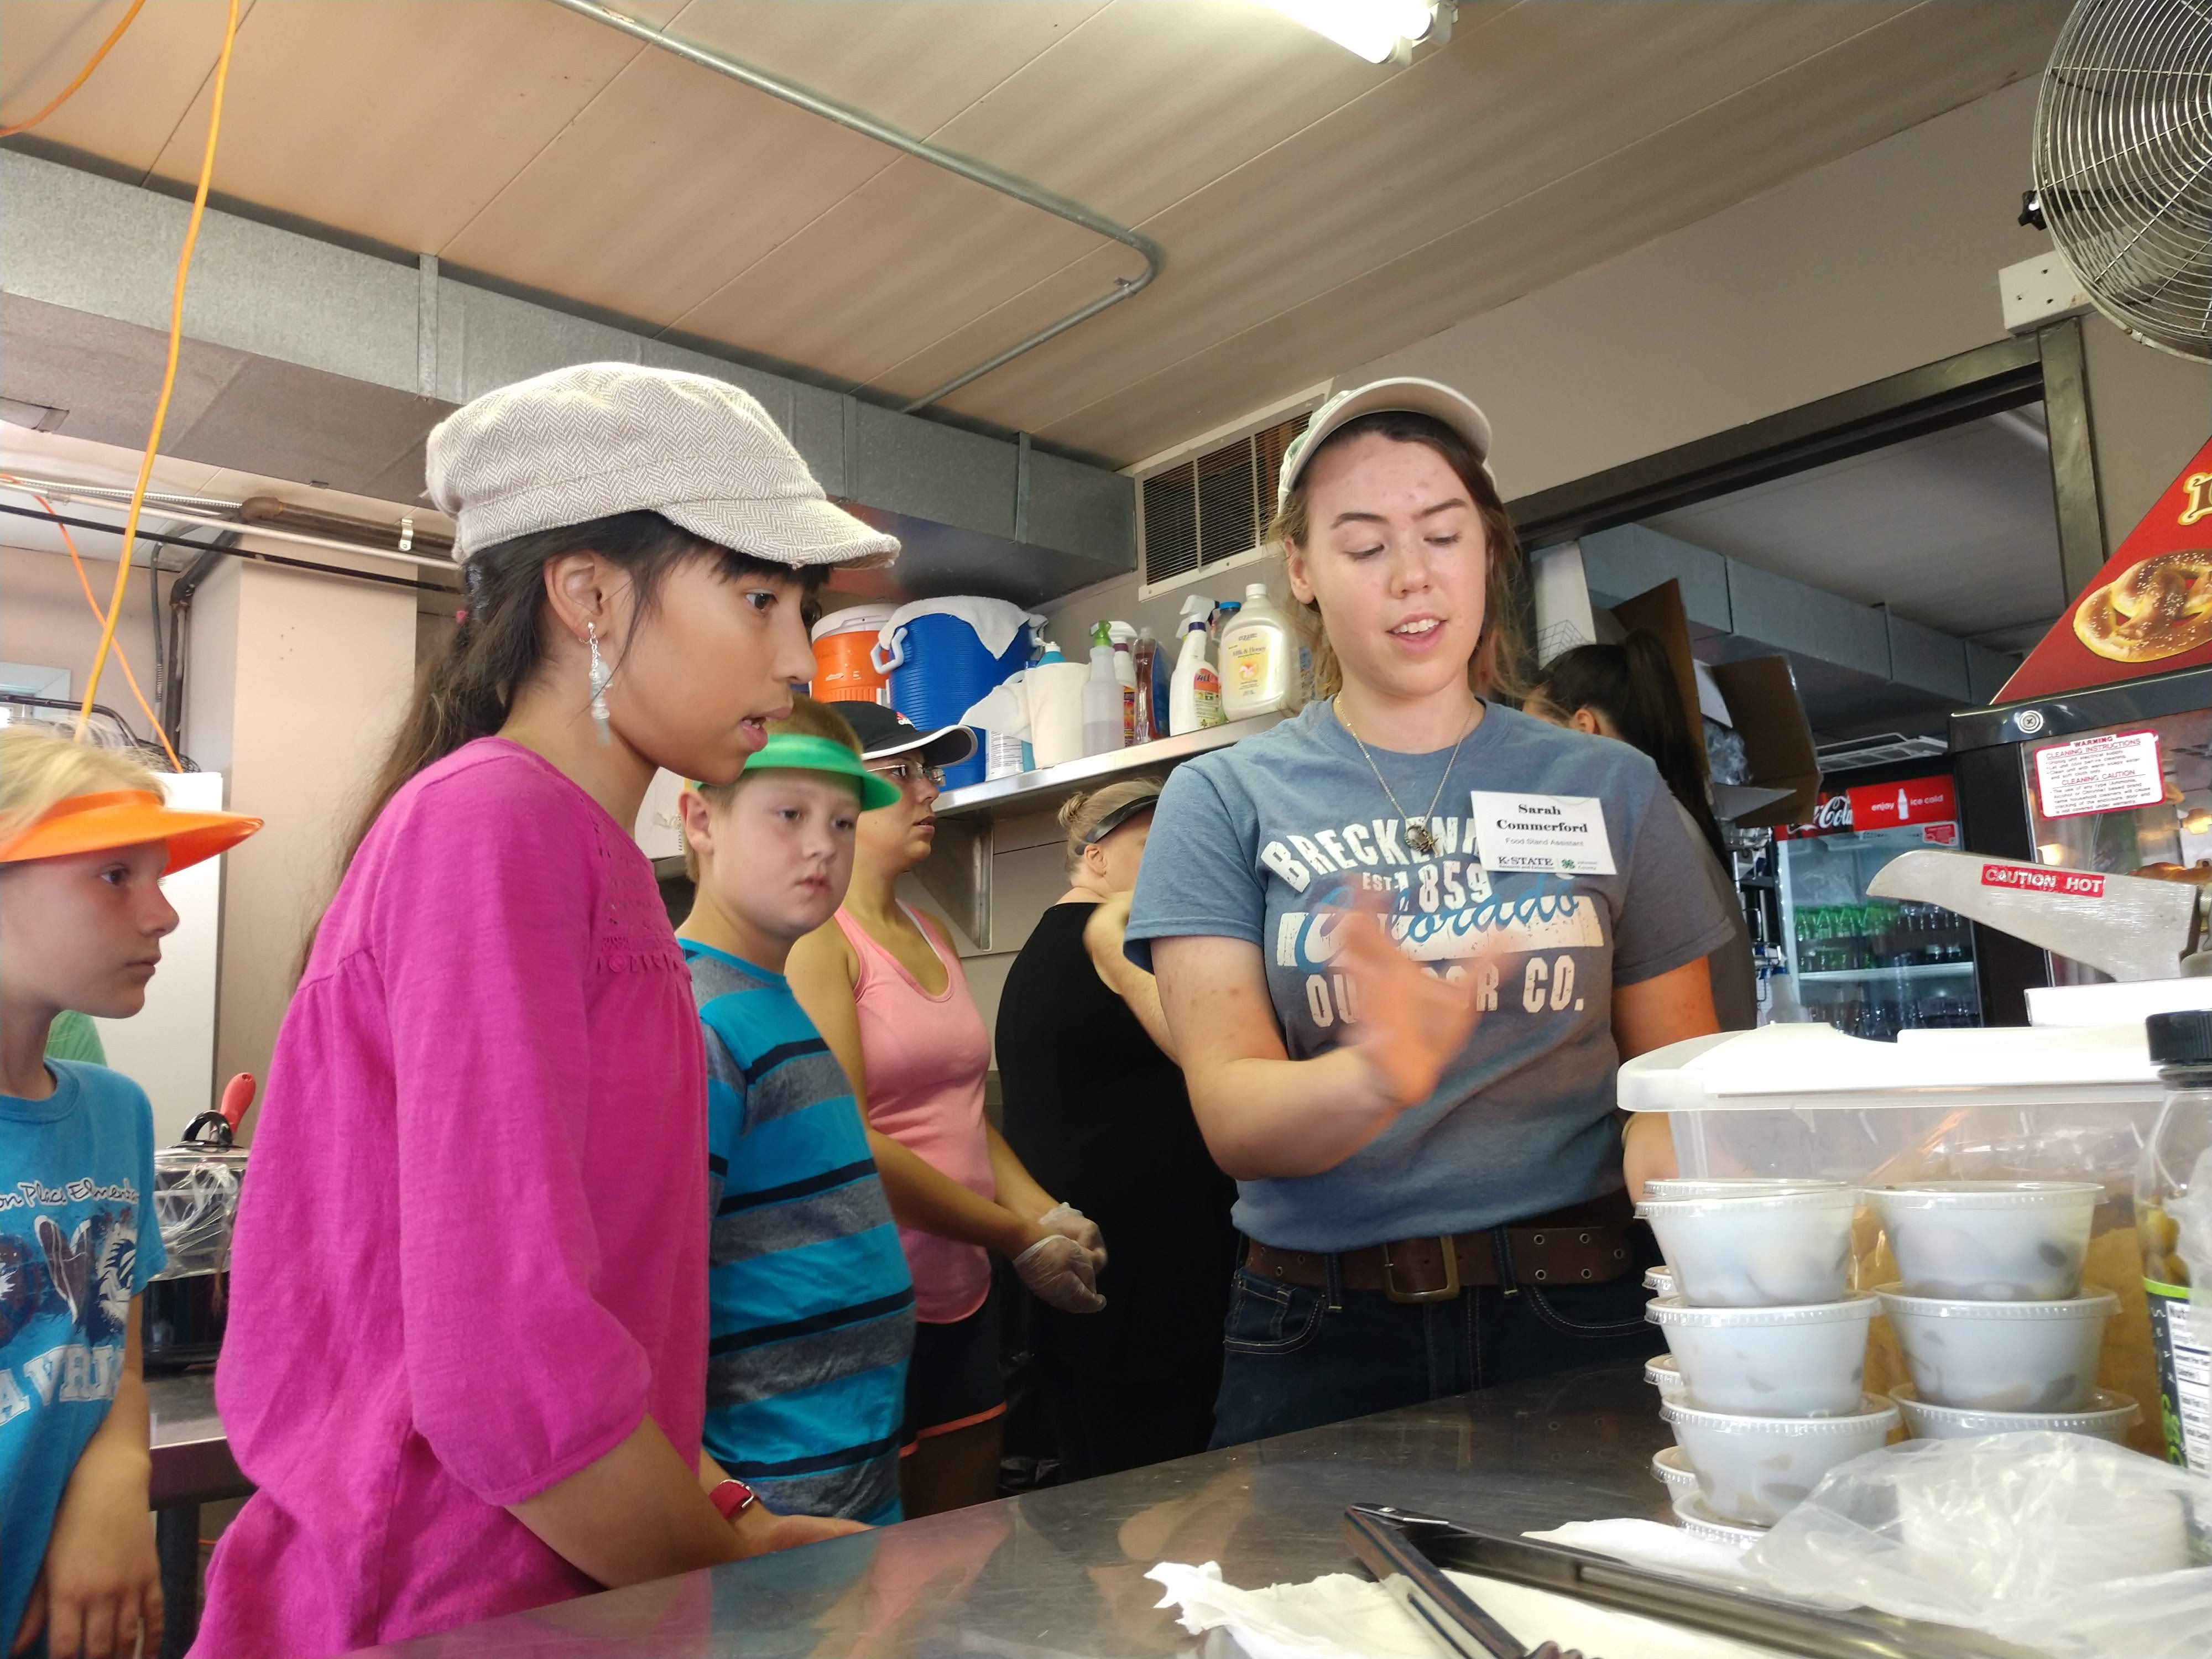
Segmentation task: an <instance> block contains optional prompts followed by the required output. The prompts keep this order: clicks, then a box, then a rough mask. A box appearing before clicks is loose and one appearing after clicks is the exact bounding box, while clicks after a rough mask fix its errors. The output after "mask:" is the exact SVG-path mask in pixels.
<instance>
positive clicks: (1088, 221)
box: [553, 0, 1167, 415]
mask: <svg viewBox="0 0 2212 1659" xmlns="http://www.w3.org/2000/svg"><path fill="white" fill-rule="evenodd" d="M553 3H554V4H555V5H556V6H559V7H562V9H565V10H568V11H573V12H574V13H575V14H576V15H578V16H579V17H588V18H590V19H591V20H592V21H593V22H595V23H603V24H605V26H606V27H609V28H611V29H619V30H621V31H622V32H623V33H624V34H627V35H629V36H631V37H632V38H634V39H635V40H642V41H644V42H645V43H646V45H647V46H658V47H659V49H660V50H661V51H663V52H671V53H673V54H674V55H675V56H677V57H678V58H683V59H684V61H685V62H686V63H691V64H698V65H699V66H700V67H701V68H702V69H710V70H714V73H715V74H717V75H726V76H729V78H730V79H731V80H732V81H736V82H740V83H742V84H743V85H745V86H748V87H750V88H753V90H754V91H756V92H764V93H766V94H768V95H769V97H771V98H781V100H783V101H784V102H785V103H787V104H791V105H793V106H796V107H798V108H799V109H803V110H805V112H807V113H808V114H810V115H818V116H820V117H821V118H823V120H825V121H835V122H836V124H837V125H839V126H841V127H848V128H850V129H851V130H852V131H854V132H857V133H860V135H861V136H862V137H867V138H872V139H874V140H875V141H876V142H877V143H879V144H888V145H890V147H891V148H892V149H898V150H903V151H905V152H906V154H908V155H911V156H913V157H914V158H915V160H916V161H927V162H928V163H929V164H930V166H932V167H943V168H944V169H945V171H946V172H947V173H956V174H957V175H958V176H959V177H961V178H963V179H968V180H969V181H971V182H972V183H975V184H978V185H982V186H983V188H984V189H986V190H994V191H998V192H999V194H1000V195H1001V196H1010V197H1012V198H1013V199H1014V200H1015V201H1017V202H1020V203H1023V204H1026V205H1028V206H1030V207H1033V208H1036V209H1039V210H1042V211H1043V212H1046V213H1049V214H1051V215H1052V216H1054V217H1055V218H1059V219H1065V220H1066V221H1067V222H1068V223H1070V224H1072V225H1079V226H1081V227H1082V228H1084V229H1085V230H1087V231H1090V232H1091V233H1093V234H1096V235H1099V236H1103V237H1106V238H1108V239H1109V240H1112V241H1116V242H1119V243H1121V245H1122V246H1125V247H1131V248H1134V249H1135V250H1136V251H1137V252H1139V253H1141V254H1143V255H1144V256H1145V270H1144V274H1143V275H1141V276H1116V277H1115V279H1114V287H1113V290H1112V291H1111V292H1110V293H1107V294H1102V295H1099V296H1098V298H1097V299H1096V300H1093V301H1091V302H1090V303H1089V304H1088V305H1085V306H1083V307H1080V308H1079V309H1078V310H1076V311H1073V312H1071V313H1068V315H1066V316H1065V317H1063V318H1061V319H1060V320H1059V321H1058V322H1056V323H1053V324H1050V325H1048V326H1046V327H1044V328H1041V329H1039V330H1038V331H1036V333H1034V334H1032V335H1030V336H1029V337H1027V338H1025V339H1022V340H1018V341H1016V342H1015V343H1013V344H1012V345H1010V346H1008V347H1007V348H1006V349H1005V350H1004V351H1001V352H1000V353H999V355H998V356H995V357H993V358H991V359H990V360H989V361H988V362H981V363H978V364H976V365H975V368H971V369H969V370H968V371H967V372H966V373H965V374H958V375H956V376H954V377H953V378H952V379H951V380H947V381H946V382H945V384H944V385H943V386H939V387H938V388H937V389H936V390H935V391H933V392H926V393H924V394H923V395H922V396H921V397H919V398H915V400H914V401H913V402H912V403H909V404H901V405H900V412H901V413H902V414H907V415H911V414H913V413H914V411H915V410H918V409H927V408H928V407H929V405H930V404H933V403H937V402H939V401H941V400H942V399H944V398H949V397H951V395H952V394H953V393H954V392H957V391H959V390H960V388H961V387H962V386H966V385H967V384H968V383H969V381H971V380H981V379H982V378H983V376H985V375H986V374H989V373H991V371H992V370H994V369H995V368H1003V367H1005V365H1006V364H1008V363H1010V362H1013V360H1014V359H1015V358H1017V357H1018V356H1021V355H1022V354H1023V353H1024V352H1026V351H1032V350H1034V349H1036V348H1037V347H1038V346H1041V345H1042V344H1043V343H1045V342H1046V341H1047V340H1049V339H1053V338H1054V337H1057V336H1059V335H1061V334H1065V333H1066V331H1068V330H1069V329H1071V328H1073V327H1074V326H1075V325H1077V324H1078V323H1080V322H1085V321H1087V320H1088V319H1091V318H1093V317H1096V316H1097V314H1098V313H1100V312H1102V311H1103V310H1105V309H1106V308H1107V307H1109V306H1116V305H1119V304H1121V301H1124V300H1126V299H1127V298H1129V297H1130V296H1131V295H1133V294H1136V293H1137V292H1138V291H1139V290H1140V289H1144V288H1145V287H1146V286H1147V285H1149V284H1150V283H1151V282H1152V278H1153V277H1155V276H1158V275H1159V274H1160V267H1161V265H1162V264H1164V263H1166V259H1167V254H1166V252H1164V250H1163V249H1162V248H1161V246H1160V245H1159V244H1158V242H1155V241H1154V240H1152V238H1151V237H1149V236H1147V235H1146V234H1143V233H1142V232H1141V231H1135V230H1132V229H1130V228H1129V227H1128V226H1127V225H1123V224H1117V223H1116V222H1114V221H1113V220H1111V219H1109V218H1108V217H1106V216H1105V215H1104V214H1103V213H1097V212H1093V211H1092V210H1091V209H1089V208H1087V207H1085V206H1084V205H1083V204H1081V203H1080V202H1071V201H1069V200H1068V199H1067V198H1066V197H1064V196H1055V195H1054V194H1053V193H1052V191H1048V190H1046V189H1043V188H1042V186H1039V185H1033V184H1031V183H1030V182H1029V181H1028V180H1027V179H1018V178H1016V177H1015V176H1014V175H1013V174H1012V173H1002V172H1000V170H999V169H998V168H997V167H993V166H991V165H990V164H989V163H988V162H985V161H975V159H973V158H972V157H969V156H966V155H959V154H957V152H955V151H952V150H949V149H939V147H938V146H936V145H935V144H933V143H930V142H929V141H928V140H927V139H925V138H917V137H915V136H914V135H913V134H912V133H910V132H902V131H899V130H898V129H897V128H896V127H894V126H891V125H888V124H886V123H884V122H883V121H879V120H878V119H877V118H875V117H874V116H872V115H871V114H869V113H868V112H866V110H857V109H854V108H852V107H851V106H849V105H845V104H841V103H838V102H836V100H833V99H829V98H824V97H823V96H822V94H819V93H817V92H811V91H809V90H808V89H807V88H805V87H802V86H799V85H798V84H796V83H795V82H790V81H786V80H783V79H782V78H781V77H780V76H774V75H770V74H769V73H768V72H767V71H766V70H757V69H755V68H754V67H753V66H752V65H751V64H742V63H739V62H738V60H737V59H736V58H727V57H725V56H723V55H722V54H721V53H720V52H712V51H709V50H708V48H706V47H704V46H695V45H693V44H692V43H691V42H690V41H688V40H682V39H680V38H678V36H675V35H672V34H667V33H663V32H662V31H660V30H659V29H657V28H655V27H653V25H652V24H650V23H646V22H641V21H639V20H638V19H636V18H635V17H629V16H626V15H623V13H621V12H618V11H617V10H615V9H613V8H612V7H610V6H602V5H600V4H599V3H598V0H553Z"/></svg>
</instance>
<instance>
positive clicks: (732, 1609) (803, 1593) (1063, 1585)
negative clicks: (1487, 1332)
mask: <svg viewBox="0 0 2212 1659" xmlns="http://www.w3.org/2000/svg"><path fill="white" fill-rule="evenodd" d="M1666 1443H1668V1433H1667V1430H1666V1428H1665V1425H1662V1423H1661V1422H1660V1420H1659V1415H1658V1400H1657V1397H1656V1395H1654V1393H1653V1392H1652V1390H1651V1389H1650V1386H1649V1385H1647V1384H1646V1383H1644V1380H1643V1376H1642V1374H1641V1370H1640V1368H1623V1369H1606V1370H1595V1371H1583V1372H1580V1373H1577V1374H1574V1375H1572V1376H1566V1377H1562V1378H1552V1379H1547V1380H1546V1381H1544V1382H1541V1383H1521V1384H1516V1385H1515V1386H1512V1387H1510V1388H1504V1389H1489V1390H1486V1391H1485V1392H1483V1393H1481V1394H1474V1395H1464V1396H1462V1397H1461V1398H1459V1399H1457V1400H1452V1401H1444V1402H1442V1403H1440V1404H1437V1405H1431V1406H1419V1407H1410V1408H1407V1409H1406V1410H1402V1411H1396V1412H1389V1413H1384V1414H1383V1415H1381V1416H1377V1417H1370V1418H1364V1419H1359V1420H1358V1421H1356V1422H1352V1423H1344V1424H1339V1425H1334V1426H1333V1427H1330V1428H1326V1429H1316V1430H1313V1431H1310V1432H1307V1433H1304V1434H1296V1435H1286V1436H1285V1437H1282V1438H1281V1439H1279V1440H1271V1441H1263V1442H1261V1443H1259V1444H1256V1445H1251V1446H1242V1447H1238V1448H1237V1449H1234V1450H1231V1451H1225V1452H1210V1453H1207V1454H1206V1455H1204V1456H1200V1457H1192V1458H1186V1459H1184V1460H1183V1461H1182V1462H1176V1463H1166V1464H1162V1465H1160V1466H1158V1468H1150V1469H1139V1470H1135V1471H1133V1472H1132V1473H1130V1474H1120V1475H1113V1476H1109V1477H1108V1478H1107V1479H1105V1480H1091V1481H1085V1482H1082V1483H1080V1484H1078V1485H1075V1486H1061V1487H1055V1488H1053V1489H1050V1490H1048V1491H1045V1492H1033V1493H1030V1495H1028V1496H1026V1497H1023V1498H1010V1499H1007V1500H1006V1501H1005V1502H1002V1503H998V1504H986V1505H984V1506H983V1507H981V1508H980V1509H973V1510H962V1511H959V1512H957V1513H956V1514H952V1515H945V1516H932V1517H930V1518H929V1519H927V1520H923V1521H911V1522H907V1523H906V1524H905V1525H903V1526H900V1527H894V1528H887V1529H885V1530H884V1531H882V1532H878V1533H872V1534H866V1535H865V1536H861V1537H856V1538H851V1539H843V1540H840V1541H836V1542H835V1543H829V1544H817V1545H813V1546H811V1547H808V1548H805V1549H803V1550H796V1551H793V1552H790V1553H787V1554H783V1555H775V1556H768V1557H764V1558H763V1559H759V1560H757V1561H745V1562H740V1563H738V1564H736V1565H732V1566H727V1567H720V1568H717V1569H715V1570H714V1571H711V1572H702V1573H694V1574H692V1575H690V1577H684V1578H675V1579H670V1580H667V1581H665V1583H659V1584H648V1585H643V1586H641V1587H639V1588H637V1589H628V1590H617V1591H611V1592H610V1593H608V1594H606V1595H595V1596H590V1597H587V1598H586V1599H584V1600H582V1601H571V1602H567V1603H565V1604H562V1605H561V1606H558V1607H549V1608H543V1609H540V1610H538V1611H537V1612H534V1613H518V1614H516V1615H514V1616H513V1617H511V1618H507V1619H500V1620H491V1621H489V1622H488V1623H485V1624H482V1625H477V1626H471V1627H469V1628H467V1629H465V1630H462V1631H456V1632H449V1633H447V1634H446V1635H443V1636H440V1637H437V1638H429V1639H426V1640H424V1641H421V1642H413V1643H407V1644H402V1645H399V1646H396V1647H391V1648H382V1649H378V1650H375V1651H376V1652H379V1653H381V1654H386V1655H389V1656H400V1655H406V1656H411V1659H428V1656H430V1655H432V1654H434V1653H435V1655H437V1656H438V1659H477V1656H483V1659H490V1656H494V1655H496V1656H499V1659H647V1656H651V1659H695V1656H696V1659H704V1656H718V1655H735V1654H743V1655H747V1656H755V1655H792V1656H799V1655H807V1656H814V1659H897V1656H931V1659H937V1656H951V1655H956V1654H957V1655H976V1654H987V1655H999V1656H1006V1659H1058V1656H1067V1655H1113V1656H1133V1659H1134V1656H1154V1655H1167V1654H1178V1655H1194V1654H1196V1653H1198V1652H1199V1651H1200V1649H1201V1647H1202V1646H1203V1643H1202V1641H1201V1638H1196V1637H1192V1636H1188V1635H1186V1634H1185V1633H1184V1632H1182V1630H1181V1629H1180V1628H1179V1627H1178V1626H1176V1624H1175V1623H1174V1621H1173V1620H1171V1619H1170V1616H1169V1615H1168V1614H1167V1613H1161V1612H1158V1611H1155V1610H1154V1608H1153V1607H1152V1603H1154V1602H1155V1601H1158V1600H1159V1590H1158V1586H1157V1585H1154V1584H1152V1583H1149V1582H1148V1581H1146V1578H1145V1577H1144V1575H1145V1573H1146V1571H1147V1570H1148V1569H1149V1568H1151V1567H1152V1565H1154V1564H1156V1563H1158V1562H1160V1561H1191V1562H1199V1561H1218V1562H1219V1563H1220V1564H1221V1567H1222V1571H1223V1572H1224V1573H1225V1575H1226V1577H1228V1578H1229V1580H1230V1582H1231V1583H1237V1584H1243V1585H1256V1584H1267V1583H1279V1582H1284V1581H1295V1580H1301V1579H1306V1578H1311V1577H1316V1575H1318V1574H1321V1573H1323V1572H1330V1571H1357V1569H1356V1568H1355V1567H1353V1566H1352V1563H1351V1561H1350V1559H1349V1558H1348V1557H1347V1556H1346V1552H1345V1547H1344V1544H1343V1511H1344V1509H1345V1506H1346V1504H1352V1503H1357V1502H1362V1501H1366V1502H1376V1501H1379V1502H1384V1503H1392V1504H1401V1505H1404V1506H1407V1507H1410V1508H1414V1509H1420V1510H1429V1511H1431V1512H1433V1513H1436V1514H1439V1515H1445V1516H1452V1517H1454V1518H1455V1519H1461V1520H1466V1521H1469V1522H1474V1523H1475V1524H1478V1525H1481V1526H1485V1527H1489V1528H1511V1529H1515V1530H1521V1529H1525V1528H1537V1527H1549V1526H1556V1525H1559V1523H1560V1522H1566V1521H1577V1520H1594V1519H1597V1518H1600V1517H1603V1516H1621V1515H1638V1516H1650V1517H1651V1518H1654V1519H1664V1518H1665V1517H1666V1514H1667V1506H1666V1497H1665V1492H1664V1490H1663V1488H1662V1487H1661V1486H1659V1484H1658V1483H1657V1482H1656V1481H1655V1480H1652V1478H1651V1475H1650V1467H1649V1466H1650V1458H1651V1454H1652V1453H1653V1452H1654V1451H1655V1450H1656V1449H1658V1448H1659V1447H1660V1446H1662V1445H1663V1444H1666Z"/></svg>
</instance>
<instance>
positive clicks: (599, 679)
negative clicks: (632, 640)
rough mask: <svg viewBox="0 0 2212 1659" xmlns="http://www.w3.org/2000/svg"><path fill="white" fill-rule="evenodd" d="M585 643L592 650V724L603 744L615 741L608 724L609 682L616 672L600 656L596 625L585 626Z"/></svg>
mask: <svg viewBox="0 0 2212 1659" xmlns="http://www.w3.org/2000/svg"><path fill="white" fill-rule="evenodd" d="M584 641H585V643H586V644H587V645H589V646H590V647H591V648H592V667H591V675H590V678H591V685H592V726H595V727H596V728H598V731H599V741H600V742H601V743H612V742H613V741H614V732H613V729H612V728H611V726H608V724H607V682H608V681H610V680H611V679H613V678H614V677H615V671H614V670H613V669H611V668H610V667H608V666H607V659H605V657H602V656H601V655H600V654H599V624H598V623H588V622H587V623H585V624H584Z"/></svg>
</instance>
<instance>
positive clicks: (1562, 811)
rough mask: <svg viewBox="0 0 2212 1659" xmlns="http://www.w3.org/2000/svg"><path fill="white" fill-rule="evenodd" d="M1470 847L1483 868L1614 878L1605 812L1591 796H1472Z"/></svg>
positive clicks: (1487, 793) (1478, 793)
mask: <svg viewBox="0 0 2212 1659" xmlns="http://www.w3.org/2000/svg"><path fill="white" fill-rule="evenodd" d="M1473 799H1474V843H1475V846H1476V848H1478V849H1479V850H1480V853H1481V854H1482V867H1483V868H1484V869H1486V870H1487V871H1489V872H1491V873H1492V874H1493V875H1495V874H1497V873H1498V872H1500V871H1504V870H1541V871H1544V872H1553V873H1557V874H1559V875H1570V876H1610V875H1613V874H1614V873H1616V872H1615V870H1614V867H1613V846H1612V843H1611V842H1608V841H1607V839H1606V834H1605V806H1604V803H1602V802H1601V801H1600V800H1599V799H1598V798H1597V797H1596V796H1595V795H1508V794H1498V793H1492V792H1491V791H1488V790H1483V789H1478V790H1476V791H1475V792H1474V797H1473Z"/></svg>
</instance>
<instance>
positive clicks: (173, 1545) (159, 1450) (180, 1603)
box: [146, 1371, 253, 1659]
mask: <svg viewBox="0 0 2212 1659" xmlns="http://www.w3.org/2000/svg"><path fill="white" fill-rule="evenodd" d="M146 1405H147V1408H148V1410H149V1413H151V1415H152V1418H153V1425H152V1427H153V1452H154V1457H153V1464H154V1468H153V1474H152V1478H151V1482H150V1486H151V1494H150V1495H151V1498H152V1503H153V1509H154V1547H155V1550H156V1551H158V1552H159V1553H160V1555H161V1600H162V1601H163V1602H164V1603H165V1604H166V1607H167V1621H166V1622H167V1634H165V1635H164V1636H163V1638H162V1640H161V1659H181V1656H182V1655H183V1654H184V1652H185V1650H186V1649H187V1648H189V1647H191V1644H192V1638H193V1636H194V1635H195V1634H196V1633H197V1632H198V1630H199V1623H200V1505H201V1504H213V1503H216V1502H219V1501H220V1500H222V1499H223V1498H243V1497H245V1496H246V1494H247V1493H249V1492H252V1490H253V1486H252V1482H250V1481H248V1480H246V1477H245V1476H244V1475H242V1474H240V1473H239V1472H238V1464H237V1462H236V1460H234V1458H233V1457H232V1456H231V1455H230V1441H229V1439H228V1437H226V1436H225V1435H224V1433H223V1430H222V1419H221V1418H219V1417H217V1416H216V1414H215V1378H214V1376H212V1375H211V1374H210V1373H208V1372H205V1371H197V1372H187V1373H186V1374H185V1375H184V1376H149V1377H148V1378H147V1379H146Z"/></svg>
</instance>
